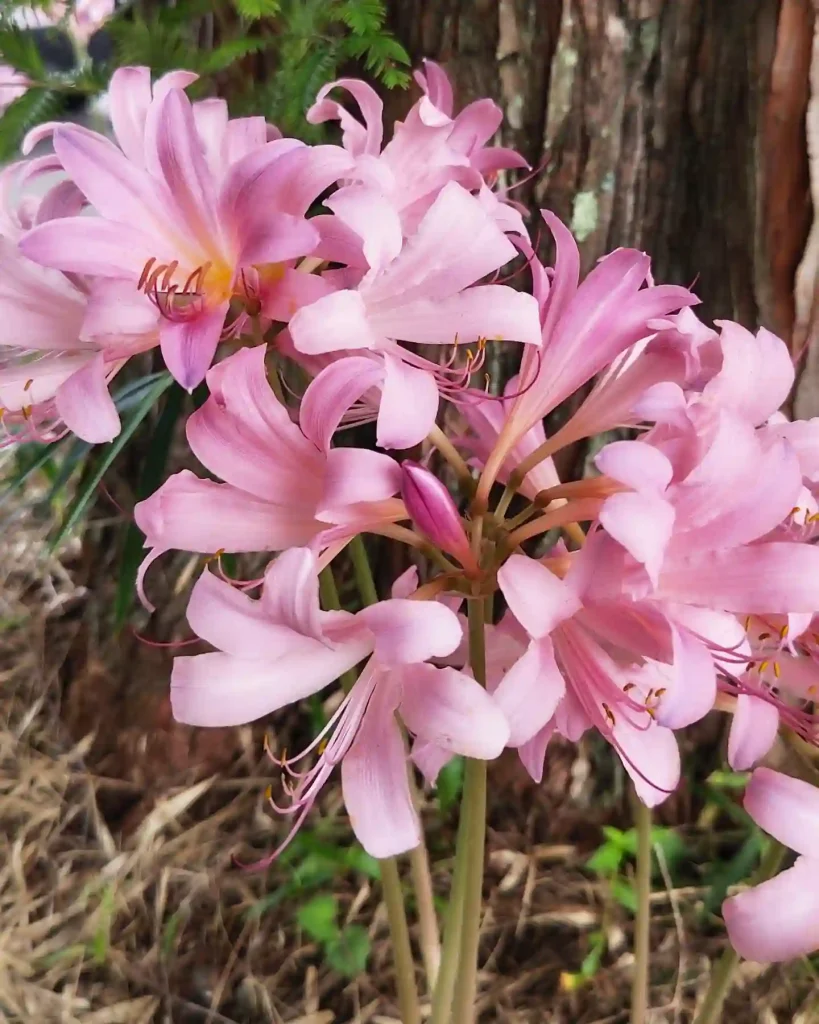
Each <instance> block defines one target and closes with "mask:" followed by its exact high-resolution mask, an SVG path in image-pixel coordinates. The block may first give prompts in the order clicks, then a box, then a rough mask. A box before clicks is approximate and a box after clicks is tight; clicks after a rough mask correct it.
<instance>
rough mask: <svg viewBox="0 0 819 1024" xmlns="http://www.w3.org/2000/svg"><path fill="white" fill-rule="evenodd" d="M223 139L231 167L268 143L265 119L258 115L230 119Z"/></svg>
mask: <svg viewBox="0 0 819 1024" xmlns="http://www.w3.org/2000/svg"><path fill="white" fill-rule="evenodd" d="M225 138H226V142H227V151H228V156H229V161H230V163H231V165H233V164H237V163H238V162H239V161H240V160H242V159H244V157H246V156H247V155H248V153H252V152H253V150H254V149H260V148H261V147H262V146H263V145H264V144H265V143H266V142H267V141H268V135H267V124H266V122H265V119H264V118H263V117H259V116H258V115H257V116H253V117H234V118H231V119H230V121H228V123H227V129H226V133H225ZM279 138H281V136H279Z"/></svg>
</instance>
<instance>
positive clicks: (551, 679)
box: [492, 637, 566, 747]
mask: <svg viewBox="0 0 819 1024" xmlns="http://www.w3.org/2000/svg"><path fill="white" fill-rule="evenodd" d="M565 693H566V683H565V682H564V680H563V676H562V675H561V673H560V669H559V668H558V667H557V663H556V662H555V656H554V649H553V648H552V642H551V640H549V638H548V637H544V638H543V639H541V640H536V641H533V642H532V643H531V644H529V647H528V648H527V650H526V652H525V653H524V654H523V656H522V657H521V658H519V659H518V661H516V662H515V664H514V665H513V666H512V667H511V668H510V669H509V671H508V672H507V673H506V675H505V676H504V677H503V679H501V681H500V683H499V684H498V686H497V688H496V689H495V691H494V692H493V694H492V697H493V698H494V700H495V703H496V704H497V705H498V707H499V708H500V709H501V711H502V712H503V713H504V715H505V716H506V720H507V721H508V723H509V746H510V747H521V746H523V744H525V743H527V742H528V741H529V740H531V739H532V738H533V737H534V736H535V734H536V733H538V732H540V730H541V729H543V728H544V727H545V726H546V725H547V723H548V722H550V721H551V719H552V718H553V717H554V713H555V710H556V708H557V705H558V704H559V703H560V701H561V700H562V699H563V696H564V694H565Z"/></svg>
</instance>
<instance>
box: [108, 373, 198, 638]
mask: <svg viewBox="0 0 819 1024" xmlns="http://www.w3.org/2000/svg"><path fill="white" fill-rule="evenodd" d="M184 399H185V392H184V391H183V390H182V388H181V387H179V386H178V385H177V386H176V387H174V388H173V390H172V391H171V393H170V394H169V395H168V398H167V400H166V402H165V406H164V408H163V409H162V412H161V413H160V415H159V419H158V420H157V422H156V426H155V427H154V432H153V435H152V436H151V441H150V444H149V446H148V454H147V456H146V459H145V462H144V464H143V467H142V472H141V474H140V477H139V483H138V484H137V499H138V500H139V501H141V500H142V499H143V498H147V497H148V495H149V494H153V492H154V491H155V490H156V489H157V487H159V485H160V484H161V483H162V479H163V477H164V476H165V467H166V466H167V464H168V455H169V453H170V450H171V444H172V443H173V437H174V429H175V427H176V424H177V422H178V421H179V417H180V415H181V414H182V408H183V405H184ZM143 539H144V538H143V535H142V533H141V531H140V530H138V529H137V527H136V524H135V523H129V524H128V528H127V530H126V531H125V540H124V542H123V545H122V556H121V558H120V562H119V582H118V584H117V593H116V597H115V599H114V625H115V628H116V629H120V628H121V627H122V625H123V624H124V622H125V620H126V619H127V618H128V613H129V612H130V611H131V607H132V605H133V603H134V593H135V587H136V576H137V570H138V569H139V563H140V562H141V561H142V557H143Z"/></svg>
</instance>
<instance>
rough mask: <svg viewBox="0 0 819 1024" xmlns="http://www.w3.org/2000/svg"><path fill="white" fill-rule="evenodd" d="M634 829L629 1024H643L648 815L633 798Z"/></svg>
mask: <svg viewBox="0 0 819 1024" xmlns="http://www.w3.org/2000/svg"><path fill="white" fill-rule="evenodd" d="M634 824H635V827H636V829H637V878H636V880H635V881H636V889H637V916H636V918H635V921H634V978H633V979H632V983H631V1024H646V1021H647V1019H648V1001H649V1000H648V982H649V963H650V958H651V946H650V936H651V811H650V810H649V808H648V807H646V805H645V804H644V803H643V801H642V800H641V799H640V798H639V797H638V796H637V794H636V793H635V794H634Z"/></svg>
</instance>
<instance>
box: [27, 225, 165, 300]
mask: <svg viewBox="0 0 819 1024" xmlns="http://www.w3.org/2000/svg"><path fill="white" fill-rule="evenodd" d="M155 249H156V246H155V245H154V243H153V241H152V240H151V237H150V235H147V234H145V233H144V232H143V231H141V230H139V229H138V228H134V227H130V226H129V225H128V224H115V223H114V222H113V221H108V220H103V219H102V218H101V217H96V218H95V217H64V218H62V219H61V220H52V221H48V223H46V224H40V225H38V226H37V227H36V228H33V229H32V230H31V231H29V232H28V234H26V235H25V236H24V237H23V238H22V239H21V240H20V251H21V252H22V253H23V254H24V255H25V256H27V257H28V258H29V259H30V260H33V261H34V262H35V263H42V264H43V265H44V266H47V267H59V268H60V269H61V270H70V271H73V272H74V273H76V274H91V275H93V276H95V277H126V278H131V279H133V280H134V281H136V280H137V278H138V277H139V275H140V274H141V273H142V271H143V269H144V267H145V264H146V262H147V261H148V260H149V259H150V258H151V257H152V256H157V255H160V256H161V255H162V254H161V253H160V254H157V252H155V251H153V250H155ZM134 287H136V285H134Z"/></svg>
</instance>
